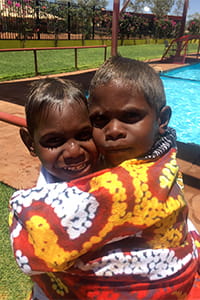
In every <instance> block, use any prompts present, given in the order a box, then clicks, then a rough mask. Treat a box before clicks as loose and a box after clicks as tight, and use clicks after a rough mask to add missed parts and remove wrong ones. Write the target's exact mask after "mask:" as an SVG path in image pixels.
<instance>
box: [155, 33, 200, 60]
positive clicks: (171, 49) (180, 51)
mask: <svg viewBox="0 0 200 300" xmlns="http://www.w3.org/2000/svg"><path fill="white" fill-rule="evenodd" d="M191 41H194V42H195V43H196V41H198V44H197V51H196V53H195V54H193V53H192V54H189V53H188V44H189V42H191ZM199 51H200V35H184V36H182V37H179V38H176V39H174V40H172V41H171V43H170V44H169V46H168V47H167V48H166V50H165V52H164V54H163V56H162V58H161V61H162V62H167V63H178V64H184V63H185V60H186V57H187V56H188V55H189V56H190V55H193V56H194V55H195V58H198V57H199Z"/></svg>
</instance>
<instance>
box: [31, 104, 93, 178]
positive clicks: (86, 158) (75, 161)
mask: <svg viewBox="0 0 200 300" xmlns="http://www.w3.org/2000/svg"><path fill="white" fill-rule="evenodd" d="M33 143H34V152H35V154H36V155H37V156H38V157H39V159H40V161H41V162H42V164H43V166H44V167H45V168H46V169H47V170H48V171H49V173H51V174H52V175H54V176H55V177H57V178H58V179H60V180H63V181H69V180H72V179H75V178H78V177H81V176H84V175H87V174H88V173H90V172H92V171H93V169H94V165H95V164H96V160H97V150H96V146H95V144H94V142H93V139H92V126H91V123H90V120H89V116H88V111H87V109H86V107H85V105H84V104H80V105H79V104H77V103H75V104H71V105H69V104H66V105H65V107H63V109H62V111H59V110H58V109H55V108H51V109H49V112H48V114H47V115H45V118H41V120H40V122H39V124H38V127H37V128H36V129H35V131H34V139H33Z"/></svg>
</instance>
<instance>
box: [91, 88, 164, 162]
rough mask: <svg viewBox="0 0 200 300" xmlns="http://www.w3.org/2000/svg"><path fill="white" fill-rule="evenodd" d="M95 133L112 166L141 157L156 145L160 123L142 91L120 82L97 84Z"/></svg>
mask: <svg viewBox="0 0 200 300" xmlns="http://www.w3.org/2000/svg"><path fill="white" fill-rule="evenodd" d="M90 101H91V106H90V116H91V120H92V123H93V126H94V129H93V137H94V140H95V143H96V145H97V147H98V149H99V151H100V152H101V153H102V154H103V155H104V157H105V160H106V162H107V163H108V164H110V165H111V166H116V165H118V164H119V163H121V162H122V161H124V160H127V159H131V158H137V157H141V156H143V155H144V154H146V153H147V152H148V151H149V150H150V149H151V147H152V145H153V143H154V141H155V139H156V137H157V135H158V132H159V124H158V118H157V117H156V112H155V109H153V108H151V107H150V106H149V104H148V103H147V101H146V100H145V98H144V96H143V94H142V93H140V92H138V91H137V90H136V89H134V88H131V87H130V86H129V87H128V86H127V85H126V86H124V85H123V84H121V83H119V82H110V83H109V84H107V85H105V86H101V87H97V88H95V90H94V93H93V97H92V99H90Z"/></svg>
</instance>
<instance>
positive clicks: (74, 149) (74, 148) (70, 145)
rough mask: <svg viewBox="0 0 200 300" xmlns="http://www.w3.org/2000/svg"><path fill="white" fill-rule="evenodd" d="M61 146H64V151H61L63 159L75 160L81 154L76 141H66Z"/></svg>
mask: <svg viewBox="0 0 200 300" xmlns="http://www.w3.org/2000/svg"><path fill="white" fill-rule="evenodd" d="M63 146H64V149H63V153H62V154H63V157H64V159H67V158H76V157H78V156H80V155H81V153H82V151H81V147H80V145H79V143H78V141H76V140H74V139H70V140H68V141H67V142H66V143H65V144H64V145H63Z"/></svg>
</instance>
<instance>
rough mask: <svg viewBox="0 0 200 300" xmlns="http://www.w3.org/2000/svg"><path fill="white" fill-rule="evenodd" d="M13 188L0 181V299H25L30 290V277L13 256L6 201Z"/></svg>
mask: <svg viewBox="0 0 200 300" xmlns="http://www.w3.org/2000/svg"><path fill="white" fill-rule="evenodd" d="M13 192H14V189H12V188H11V187H9V186H7V185H5V184H3V183H0V211H1V214H0V237H1V239H0V299H1V300H25V299H27V297H28V294H30V291H31V281H30V278H29V277H27V276H25V275H24V274H23V273H22V272H21V271H20V269H19V268H18V266H17V264H16V263H15V260H14V258H13V254H12V250H11V246H10V238H9V229H8V202H9V198H10V196H11V195H12V194H13Z"/></svg>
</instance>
